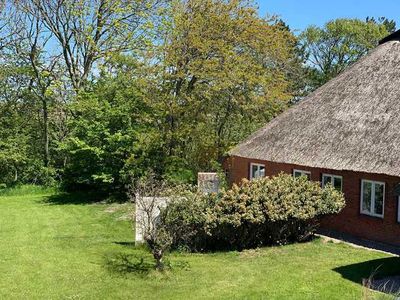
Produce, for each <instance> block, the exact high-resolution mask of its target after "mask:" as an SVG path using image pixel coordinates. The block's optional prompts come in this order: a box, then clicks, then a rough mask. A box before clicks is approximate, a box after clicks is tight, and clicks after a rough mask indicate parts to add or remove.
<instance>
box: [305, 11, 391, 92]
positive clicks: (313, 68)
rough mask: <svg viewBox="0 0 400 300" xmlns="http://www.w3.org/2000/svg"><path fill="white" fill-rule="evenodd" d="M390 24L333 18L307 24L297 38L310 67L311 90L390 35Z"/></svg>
mask: <svg viewBox="0 0 400 300" xmlns="http://www.w3.org/2000/svg"><path fill="white" fill-rule="evenodd" d="M392 27H393V23H391V22H389V21H387V20H382V22H376V21H375V20H374V19H367V21H361V20H358V19H336V20H333V21H330V22H328V23H326V24H325V26H324V27H322V28H319V27H316V26H310V27H308V28H307V29H306V30H305V31H304V32H303V33H302V34H301V35H300V40H301V44H302V47H304V49H305V51H306V54H307V57H308V60H307V63H308V65H309V66H310V76H311V78H312V82H313V83H312V89H315V88H317V87H318V86H320V85H322V84H324V83H326V82H327V81H328V80H330V79H331V78H333V77H335V76H336V75H337V74H339V73H340V72H342V71H343V70H344V69H345V68H346V67H348V66H349V65H351V64H352V63H354V62H356V61H357V60H358V59H360V58H361V57H362V56H364V55H365V54H367V53H368V51H369V50H371V49H372V48H374V47H376V46H377V45H378V42H379V40H381V39H382V38H383V37H385V36H386V35H388V34H389V31H388V30H392Z"/></svg>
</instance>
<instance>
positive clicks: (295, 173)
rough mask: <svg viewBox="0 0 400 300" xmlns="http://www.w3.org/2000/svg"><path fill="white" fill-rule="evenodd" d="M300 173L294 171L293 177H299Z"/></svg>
mask: <svg viewBox="0 0 400 300" xmlns="http://www.w3.org/2000/svg"><path fill="white" fill-rule="evenodd" d="M301 175H302V174H301V172H299V171H294V177H300V176H301Z"/></svg>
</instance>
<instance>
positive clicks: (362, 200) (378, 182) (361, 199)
mask: <svg viewBox="0 0 400 300" xmlns="http://www.w3.org/2000/svg"><path fill="white" fill-rule="evenodd" d="M364 182H369V183H372V186H371V197H372V198H371V211H372V212H370V211H365V210H363V202H364V189H363V187H364ZM375 184H382V185H383V203H382V214H381V215H379V214H376V213H374V211H375ZM385 193H386V184H385V183H384V182H382V181H375V180H367V179H362V180H361V193H360V214H363V215H367V216H371V217H376V218H381V219H383V218H384V217H385Z"/></svg>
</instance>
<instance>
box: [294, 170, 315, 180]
mask: <svg viewBox="0 0 400 300" xmlns="http://www.w3.org/2000/svg"><path fill="white" fill-rule="evenodd" d="M296 172H297V173H301V175H300V176H306V177H307V178H309V179H310V180H311V172H310V171H304V170H298V169H293V177H295V176H294V174H295V173H296ZM307 175H309V176H307Z"/></svg>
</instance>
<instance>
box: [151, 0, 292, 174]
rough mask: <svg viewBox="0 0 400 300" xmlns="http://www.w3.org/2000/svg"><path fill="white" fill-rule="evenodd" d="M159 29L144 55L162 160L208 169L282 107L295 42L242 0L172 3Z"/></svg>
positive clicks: (275, 22)
mask: <svg viewBox="0 0 400 300" xmlns="http://www.w3.org/2000/svg"><path fill="white" fill-rule="evenodd" d="M163 25H164V27H163V28H161V33H160V39H159V41H158V43H157V44H156V47H155V48H154V52H153V53H151V54H153V56H151V57H150V58H149V60H150V61H152V62H156V64H154V65H152V66H151V70H152V71H153V75H152V77H150V79H151V84H150V87H149V91H150V94H149V101H150V102H152V103H153V105H154V107H156V108H157V109H158V111H159V112H160V116H159V120H160V121H161V123H160V124H159V126H160V132H161V137H160V140H162V141H163V143H164V149H165V153H166V155H167V156H168V159H170V160H173V159H174V160H175V161H178V164H183V165H185V164H186V166H189V168H191V169H192V170H193V171H197V170H206V169H212V168H213V166H212V162H213V161H214V162H221V160H222V158H223V155H224V154H225V153H226V151H227V150H228V149H229V148H230V147H231V146H232V145H234V144H235V143H236V142H238V141H239V140H241V139H242V138H243V137H244V136H246V135H247V134H249V133H250V132H251V131H253V130H255V129H256V128H258V127H259V126H260V125H261V124H263V123H264V122H266V121H267V120H269V119H271V118H272V117H273V116H275V115H276V114H277V113H279V112H280V111H282V110H283V109H284V108H285V107H286V105H287V103H288V100H289V99H290V98H291V96H292V93H291V90H290V82H289V79H288V76H287V70H288V68H287V67H288V64H289V63H290V62H291V60H292V58H293V57H294V56H295V55H296V53H295V52H296V51H295V37H294V36H293V34H292V33H291V32H290V31H289V30H288V29H287V27H286V26H284V25H283V24H282V23H281V22H279V20H277V19H275V18H270V19H264V18H260V17H259V15H258V12H257V8H256V6H255V4H254V3H253V2H252V1H245V0H231V1H216V0H188V1H173V3H172V5H171V7H170V9H169V11H168V13H167V15H166V17H165V19H164V22H163Z"/></svg>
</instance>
